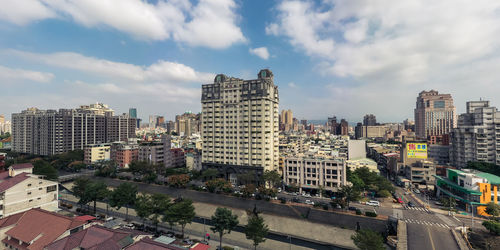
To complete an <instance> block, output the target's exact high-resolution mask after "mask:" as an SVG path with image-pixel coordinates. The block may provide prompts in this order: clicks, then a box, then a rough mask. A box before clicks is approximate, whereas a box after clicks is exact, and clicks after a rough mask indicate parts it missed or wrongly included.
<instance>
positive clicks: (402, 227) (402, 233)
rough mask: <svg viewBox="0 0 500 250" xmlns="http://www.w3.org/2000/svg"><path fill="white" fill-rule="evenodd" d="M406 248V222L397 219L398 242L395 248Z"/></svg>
mask: <svg viewBox="0 0 500 250" xmlns="http://www.w3.org/2000/svg"><path fill="white" fill-rule="evenodd" d="M407 249H408V232H407V230H406V222H404V221H402V220H398V244H397V245H396V250H407Z"/></svg>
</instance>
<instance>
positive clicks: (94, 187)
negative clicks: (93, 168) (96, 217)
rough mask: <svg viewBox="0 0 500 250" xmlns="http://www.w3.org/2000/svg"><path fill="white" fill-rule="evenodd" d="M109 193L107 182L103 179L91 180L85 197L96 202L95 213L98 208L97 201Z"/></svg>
mask: <svg viewBox="0 0 500 250" xmlns="http://www.w3.org/2000/svg"><path fill="white" fill-rule="evenodd" d="M108 195H109V190H108V187H107V186H106V184H104V182H102V181H97V182H94V181H90V182H89V183H88V185H87V187H86V189H85V194H84V196H85V198H86V200H88V202H94V214H95V213H96V209H97V201H102V200H104V199H105V198H106V197H108Z"/></svg>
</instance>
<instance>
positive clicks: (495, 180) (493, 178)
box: [476, 172, 500, 185]
mask: <svg viewBox="0 0 500 250" xmlns="http://www.w3.org/2000/svg"><path fill="white" fill-rule="evenodd" d="M476 175H477V176H479V177H483V178H485V179H487V180H488V182H489V183H491V184H494V185H500V177H498V176H496V175H494V174H489V173H484V172H479V173H476Z"/></svg>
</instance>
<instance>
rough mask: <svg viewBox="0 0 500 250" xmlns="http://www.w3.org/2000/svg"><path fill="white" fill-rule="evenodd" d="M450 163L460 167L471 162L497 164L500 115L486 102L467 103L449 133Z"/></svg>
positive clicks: (499, 161) (499, 159)
mask: <svg viewBox="0 0 500 250" xmlns="http://www.w3.org/2000/svg"><path fill="white" fill-rule="evenodd" d="M450 161H451V164H452V166H455V167H459V168H463V167H466V166H467V162H470V161H483V162H489V163H493V164H496V165H500V112H499V111H498V110H497V109H496V108H495V107H490V102H489V101H470V102H467V113H465V114H461V115H460V116H459V117H458V127H457V128H455V129H453V130H452V133H451V149H450Z"/></svg>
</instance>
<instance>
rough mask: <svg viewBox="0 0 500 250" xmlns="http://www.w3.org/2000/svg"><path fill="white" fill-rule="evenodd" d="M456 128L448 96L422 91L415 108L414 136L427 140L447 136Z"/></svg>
mask: <svg viewBox="0 0 500 250" xmlns="http://www.w3.org/2000/svg"><path fill="white" fill-rule="evenodd" d="M455 127H457V115H456V110H455V106H454V105H453V98H452V97H451V95H450V94H439V92H437V91H435V90H431V91H422V92H420V94H419V95H418V97H417V103H416V108H415V129H416V131H415V132H416V136H417V137H418V138H420V139H427V137H428V136H431V135H443V134H448V133H449V132H450V131H451V129H453V128H455Z"/></svg>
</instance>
